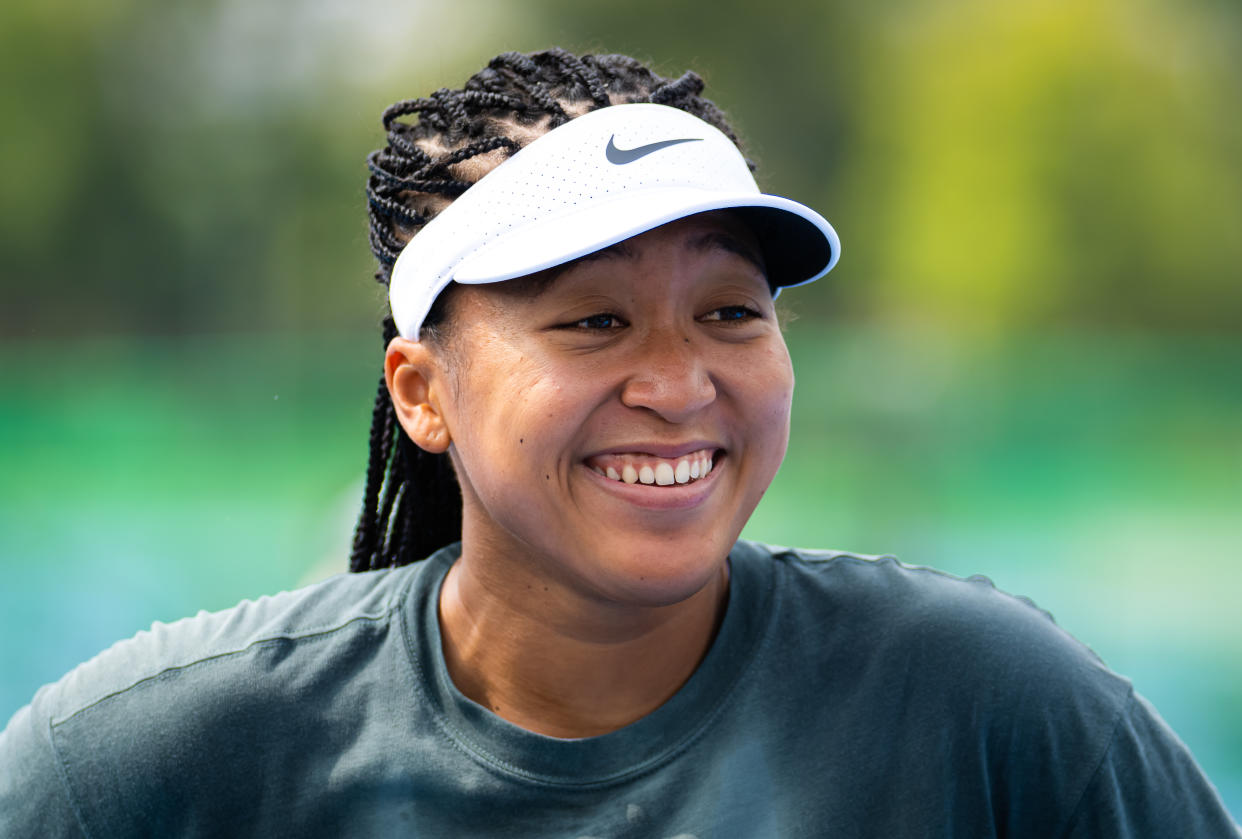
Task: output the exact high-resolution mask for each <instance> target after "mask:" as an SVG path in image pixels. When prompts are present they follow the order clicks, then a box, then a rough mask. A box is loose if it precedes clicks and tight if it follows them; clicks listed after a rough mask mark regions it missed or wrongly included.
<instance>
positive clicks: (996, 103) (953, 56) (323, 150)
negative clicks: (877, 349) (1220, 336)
mask: <svg viewBox="0 0 1242 839" xmlns="http://www.w3.org/2000/svg"><path fill="white" fill-rule="evenodd" d="M1240 17H1242V11H1239V7H1237V6H1236V5H1234V4H1226V3H1219V2H1216V3H1213V2H1210V1H1209V0H1187V1H1186V2H1174V0H1014V2H1006V3H994V2H988V0H959V2H948V0H905V1H904V2H886V3H874V4H858V3H845V2H840V0H835V2H810V0H787V2H783V3H780V4H776V5H774V6H770V7H763V8H762V9H761V8H760V7H756V6H754V4H751V3H744V2H741V0H721V2H717V3H714V4H712V5H711V6H707V5H702V4H697V3H676V4H668V3H664V2H655V0H633V2H628V3H625V4H578V3H573V2H570V0H530V2H526V3H524V4H522V5H521V6H520V7H519V6H515V5H502V4H500V3H486V2H465V3H459V4H454V5H453V6H452V7H446V6H440V5H437V6H431V5H428V4H426V3H413V4H410V3H398V2H396V0H366V2H362V3H359V4H356V5H353V6H350V7H348V8H345V7H340V6H339V5H335V4H330V3H329V2H327V0H271V2H267V3H264V4H246V3H243V2H241V0H201V2H196V3H179V4H166V3H157V2H155V0H94V2H91V3H81V2H67V0H56V1H54V2H35V1H34V0H12V2H9V3H7V4H5V5H4V7H3V10H0V67H3V70H4V78H5V79H6V83H5V84H4V86H3V93H2V94H0V95H2V96H3V100H2V101H0V105H2V107H3V109H4V113H5V114H6V115H7V118H6V129H5V131H4V132H3V139H2V140H0V142H2V143H3V152H4V153H3V155H0V173H2V178H3V183H4V190H3V192H2V193H0V260H2V263H0V267H2V269H3V274H4V277H5V283H4V286H5V287H4V291H3V294H4V297H3V307H2V309H0V326H2V327H3V329H4V334H5V335H8V336H10V337H15V336H21V335H27V336H31V335H54V334H58V333H60V332H63V331H65V330H69V331H72V332H77V333H83V332H85V333H99V332H103V333H118V332H141V333H151V332H158V333H174V334H175V333H179V332H182V331H187V330H188V331H196V332H201V331H220V330H224V331H236V330H253V329H271V328H282V329H287V328H292V329H316V328H323V327H325V326H328V327H355V326H360V325H363V324H369V323H373V322H374V320H375V317H376V315H377V314H378V313H379V311H380V308H381V305H382V304H381V299H380V297H379V295H378V293H375V292H373V291H371V289H372V287H373V284H372V282H371V280H370V274H371V271H372V270H373V269H372V264H371V259H370V257H369V254H368V252H367V248H366V238H365V227H364V207H363V202H362V198H361V185H362V180H363V177H364V171H363V164H362V159H363V157H364V155H365V154H366V152H367V151H368V150H369V149H370V148H372V147H373V146H374V145H375V144H376V143H377V142H378V141H379V140H380V134H379V130H378V114H379V112H380V110H381V109H382V108H383V107H384V106H385V105H386V104H388V103H389V102H391V101H395V100H396V99H398V98H402V97H406V96H412V95H421V94H424V93H426V92H429V91H430V90H431V89H433V88H434V87H438V86H441V85H460V83H461V82H462V81H463V80H464V78H465V77H466V75H467V74H468V73H469V72H470V71H471V70H473V69H475V68H477V67H478V66H481V65H482V64H483V63H484V61H485V60H486V59H487V58H488V57H489V56H490V55H492V54H494V53H496V52H499V51H502V50H504V49H511V48H516V49H523V50H527V49H536V48H540V47H543V46H547V45H549V44H551V43H561V44H564V45H565V46H568V47H570V48H573V49H577V50H610V51H625V52H631V53H634V54H637V55H639V56H641V57H645V58H649V59H650V58H654V59H656V64H657V66H658V67H660V69H662V70H663V71H664V72H666V73H669V74H677V73H680V72H681V71H682V70H683V69H685V68H687V67H693V68H695V69H697V70H698V71H699V72H700V73H702V74H703V75H704V76H705V77H707V79H708V92H709V94H710V95H712V96H714V97H715V98H717V100H718V101H720V102H721V104H722V105H724V106H725V107H726V108H727V109H729V110H730V111H731V112H732V113H734V114H736V116H737V121H738V123H739V125H740V128H741V130H742V134H743V136H744V137H745V138H746V139H747V141H748V145H749V149H750V151H751V153H752V155H753V156H754V157H756V158H757V159H758V160H759V162H760V164H761V169H760V177H761V180H762V182H763V183H764V185H765V187H766V188H768V189H770V190H772V191H777V192H782V193H785V194H790V195H792V196H794V197H796V198H800V199H802V200H805V201H808V202H810V203H812V204H814V205H815V206H817V207H818V208H821V209H822V210H823V211H824V212H825V213H826V214H827V215H828V216H829V218H830V219H832V220H833V221H834V222H836V223H837V225H838V227H839V229H840V231H841V233H842V238H843V240H844V243H845V259H844V260H843V262H842V264H841V267H840V269H839V272H838V274H837V275H836V283H834V287H836V288H837V289H838V291H837V293H836V294H827V293H820V294H816V295H803V297H804V298H806V302H805V303H800V304H799V308H800V309H801V310H802V311H803V313H804V316H826V317H836V316H842V315H847V316H849V317H851V318H855V319H857V318H860V317H862V318H866V319H870V320H888V321H894V322H912V321H924V320H930V321H934V322H937V323H943V324H947V325H949V326H950V327H954V328H962V329H968V330H978V331H982V332H985V333H986V332H994V333H999V332H1001V331H1002V330H1004V329H1009V328H1014V327H1035V328H1044V327H1048V326H1053V325H1058V324H1064V325H1087V326H1124V327H1126V328H1140V329H1157V330H1189V329H1207V330H1212V331H1228V332H1236V331H1238V330H1239V329H1242V283H1239V282H1237V273H1238V272H1237V269H1236V266H1237V265H1239V264H1242V235H1239V231H1242V163H1240V160H1242V158H1240V157H1239V155H1238V153H1237V150H1238V149H1239V148H1240V147H1242V144H1240V143H1239V141H1240V140H1242V116H1240V114H1242V111H1240V110H1239V109H1238V108H1237V107H1236V101H1238V99H1239V98H1240V97H1239V93H1240V92H1242V91H1240V88H1242V81H1240V80H1242V66H1239V65H1240V63H1242V58H1240V56H1242V26H1239V23H1240Z"/></svg>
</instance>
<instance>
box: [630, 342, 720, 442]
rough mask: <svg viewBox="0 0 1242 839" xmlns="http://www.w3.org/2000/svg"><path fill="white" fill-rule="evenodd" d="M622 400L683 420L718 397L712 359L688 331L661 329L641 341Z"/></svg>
mask: <svg viewBox="0 0 1242 839" xmlns="http://www.w3.org/2000/svg"><path fill="white" fill-rule="evenodd" d="M631 371H632V372H631V373H630V375H629V377H628V378H627V379H626V381H625V385H624V387H623V388H622V390H621V402H622V404H624V405H626V406H627V407H630V408H646V409H647V410H650V411H652V412H654V413H656V414H658V415H659V416H660V417H662V418H663V419H665V420H667V421H668V422H672V423H680V422H684V421H686V420H688V419H690V418H691V417H693V416H694V415H695V413H696V412H698V411H700V410H702V409H703V408H705V407H707V406H708V405H710V404H711V403H712V402H714V401H715V399H716V383H715V380H714V378H713V376H712V374H711V369H710V363H709V359H708V358H707V357H706V356H705V354H704V353H703V352H702V350H701V349H700V348H699V347H698V346H696V342H695V341H694V339H693V338H691V337H690V336H688V335H684V334H680V333H678V332H677V331H673V330H669V331H663V330H661V331H659V332H653V333H652V334H650V335H648V336H647V337H646V339H645V340H643V341H642V342H641V344H640V345H639V347H638V351H637V352H636V353H635V354H634V357H633V359H632V360H631Z"/></svg>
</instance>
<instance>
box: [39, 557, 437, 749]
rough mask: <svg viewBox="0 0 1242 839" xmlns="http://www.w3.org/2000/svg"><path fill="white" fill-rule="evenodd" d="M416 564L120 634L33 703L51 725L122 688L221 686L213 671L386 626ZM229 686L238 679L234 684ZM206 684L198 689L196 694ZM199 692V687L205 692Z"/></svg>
mask: <svg viewBox="0 0 1242 839" xmlns="http://www.w3.org/2000/svg"><path fill="white" fill-rule="evenodd" d="M416 570H417V569H416V567H414V566H410V567H407V568H402V569H395V570H387V571H377V572H370V573H366V574H341V575H338V576H335V577H332V578H329V579H327V580H324V581H323V582H320V583H316V584H314V585H311V586H307V587H305V588H301V589H296V590H293V591H286V592H281V593H279V594H275V595H270V596H263V597H260V598H258V599H256V600H246V601H242V602H241V603H239V604H238V605H236V606H234V607H232V608H230V609H226V610H223V611H219V612H199V613H198V614H197V615H195V616H193V617H189V618H185V619H182V620H179V621H176V622H173V623H159V622H157V623H154V624H152V626H151V628H150V629H148V630H144V631H142V632H139V633H138V634H137V635H135V636H133V637H132V638H128V639H126V640H123V641H119V642H117V643H116V644H113V645H112V646H111V647H109V648H108V649H106V650H104V651H103V652H101V653H100V654H99V655H97V656H95V657H94V658H92V659H90V660H88V661H86V662H84V663H83V664H81V665H79V666H78V667H76V668H74V669H73V670H71V671H70V672H69V673H68V674H66V675H65V676H64V677H63V678H62V679H60V681H58V682H56V683H53V684H51V685H48V686H46V687H44V688H42V689H41V690H40V691H39V693H38V694H37V695H36V698H35V701H34V703H32V705H33V707H34V708H35V709H36V710H37V712H38V713H39V716H40V717H44V718H46V719H48V720H49V722H50V723H51V724H52V725H57V724H60V723H62V722H64V721H66V720H68V719H70V718H72V717H73V716H75V715H76V714H79V713H82V712H83V711H85V710H87V709H89V708H92V707H94V706H96V705H99V704H100V703H105V702H108V701H111V700H113V699H115V698H117V697H120V696H123V695H125V694H131V693H135V692H142V691H144V690H146V689H150V688H153V687H155V686H156V685H158V684H164V683H169V682H171V681H174V680H175V679H180V680H181V681H182V682H183V683H197V682H199V681H200V680H201V681H202V682H203V685H202V687H207V688H216V689H219V688H221V687H222V685H221V684H220V683H218V682H217V681H215V680H214V679H213V677H212V675H211V674H212V672H213V671H219V670H224V669H229V668H233V667H236V666H237V665H238V664H239V663H240V662H241V661H243V660H249V661H254V660H256V659H262V658H264V657H265V656H270V655H271V654H272V653H273V652H274V651H276V650H280V651H281V654H282V655H284V656H287V655H288V654H289V652H290V651H291V650H294V649H296V650H298V651H299V652H302V651H308V650H311V649H312V648H314V647H316V646H320V647H328V646H331V645H333V644H340V643H343V642H347V641H348V639H350V638H353V637H357V636H359V635H363V634H366V633H369V632H372V633H373V632H375V631H377V630H380V631H382V630H383V629H384V627H385V626H386V624H387V623H388V621H389V619H390V618H391V616H392V614H393V613H394V611H395V610H396V609H397V608H398V606H399V604H400V593H401V591H402V590H403V588H404V585H405V582H406V580H407V579H408V577H409V576H410V574H411V573H413V572H415V571H416ZM230 687H231V688H232V689H237V688H238V687H239V686H237V685H232V686H230ZM200 691H201V687H196V688H195V693H199V692H200ZM200 695H201V694H200Z"/></svg>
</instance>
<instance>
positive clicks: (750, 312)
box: [702, 306, 763, 323]
mask: <svg viewBox="0 0 1242 839" xmlns="http://www.w3.org/2000/svg"><path fill="white" fill-rule="evenodd" d="M761 317H763V315H762V314H760V313H759V312H757V311H755V310H754V309H752V308H750V307H749V306H721V307H720V308H719V309H712V310H711V311H710V312H708V313H707V314H705V315H704V316H703V317H702V320H708V321H720V322H723V323H744V322H746V321H748V320H754V319H755V318H761Z"/></svg>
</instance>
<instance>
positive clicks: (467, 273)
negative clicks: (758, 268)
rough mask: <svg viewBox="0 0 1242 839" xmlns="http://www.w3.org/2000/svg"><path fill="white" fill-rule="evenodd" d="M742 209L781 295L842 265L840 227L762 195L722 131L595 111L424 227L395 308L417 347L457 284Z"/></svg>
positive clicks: (505, 276) (684, 118)
mask: <svg viewBox="0 0 1242 839" xmlns="http://www.w3.org/2000/svg"><path fill="white" fill-rule="evenodd" d="M728 208H734V209H737V208H745V209H740V210H739V211H740V212H741V213H743V215H744V217H745V218H746V220H747V222H748V223H750V224H751V225H752V226H753V227H754V229H755V232H756V234H757V236H758V238H759V240H760V244H761V247H762V248H763V251H764V257H765V260H766V262H767V265H768V271H769V280H770V281H771V282H772V284H773V286H774V287H779V286H788V285H797V284H800V283H804V282H809V281H811V280H813V279H816V278H817V277H819V276H821V275H823V274H824V273H826V272H827V271H828V270H829V269H830V268H831V267H832V265H833V264H834V263H835V262H836V259H837V256H838V253H839V251H840V244H839V242H838V240H837V236H836V233H835V231H833V229H832V227H831V225H829V224H828V222H827V221H826V220H825V219H824V218H823V217H822V216H820V215H819V214H818V213H816V212H815V211H814V210H811V209H809V208H808V207H805V206H803V205H801V204H798V203H797V202H794V201H790V200H788V199H785V198H780V197H777V196H771V195H763V194H762V193H760V192H759V188H758V186H757V185H756V184H755V180H754V178H753V177H752V176H751V174H750V171H749V169H748V168H747V166H746V161H745V159H744V158H743V157H742V155H741V153H740V152H739V151H738V150H737V147H736V146H734V145H733V143H732V141H730V140H729V138H728V137H726V136H725V135H724V134H722V133H721V132H720V131H719V130H717V129H716V128H714V127H713V126H711V125H709V124H708V123H706V122H704V121H703V120H700V119H698V118H697V117H695V116H692V115H691V114H688V113H686V112H684V111H681V110H678V109H676V108H670V107H667V106H664V105H650V104H637V105H616V106H612V107H609V108H602V109H600V110H597V111H592V112H590V113H588V114H586V115H584V116H581V117H578V118H577V119H574V120H571V121H569V122H568V123H566V124H564V125H562V126H560V127H558V128H556V129H554V130H552V131H550V132H548V133H547V134H545V135H543V136H542V137H540V138H538V139H536V140H534V141H533V142H532V143H530V144H529V145H528V146H526V147H525V148H523V149H522V150H521V151H519V152H518V153H517V154H515V155H514V156H513V157H511V158H510V159H509V160H507V161H505V162H504V163H502V164H501V165H499V166H497V167H496V168H495V169H494V170H493V171H492V172H490V173H489V174H487V175H486V176H484V177H483V178H482V179H481V180H480V181H479V182H478V183H477V184H475V185H474V186H472V187H471V188H470V189H468V190H466V192H465V193H464V194H463V195H461V197H459V198H458V199H457V200H456V201H454V202H453V203H452V204H451V205H449V206H448V207H447V208H446V209H445V210H444V211H443V212H442V213H441V214H440V215H439V216H437V217H436V218H435V219H433V220H432V221H431V222H430V223H428V224H427V226H426V227H424V228H423V230H422V231H421V232H420V233H418V235H416V236H415V237H414V238H413V240H411V242H410V244H409V245H407V246H406V248H405V250H404V251H403V252H402V253H401V255H400V257H399V258H398V260H397V264H396V265H395V266H394V268H393V274H392V280H391V283H390V291H389V298H390V301H391V303H392V310H393V315H394V318H395V319H396V322H397V327H398V329H399V330H400V332H401V334H402V335H404V336H406V337H408V338H416V337H417V333H418V328H419V327H420V326H421V324H422V321H423V318H424V317H426V313H427V311H428V310H429V309H430V308H431V305H432V303H433V302H434V300H435V298H436V296H437V295H438V294H439V293H440V291H441V290H443V289H444V287H445V286H447V285H448V284H449V283H450V282H454V281H456V282H459V283H469V284H480V283H491V282H499V281H502V280H509V279H513V278H515V277H521V276H525V275H527V274H531V273H534V272H536V271H540V270H543V269H545V268H551V267H554V266H556V265H561V264H564V263H565V262H569V261H571V260H573V259H576V258H578V257H580V256H584V255H586V254H589V253H593V252H594V251H597V250H599V249H601V248H604V247H607V246H609V245H612V244H615V243H616V242H619V241H622V240H624V239H628V238H630V237H631V236H635V235H637V234H639V233H642V232H645V231H647V230H650V229H652V228H655V227H658V226H660V225H661V224H666V223H668V222H670V221H674V220H676V219H679V218H684V217H686V216H689V215H693V214H695V213H700V212H706V211H709V210H717V209H728Z"/></svg>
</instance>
